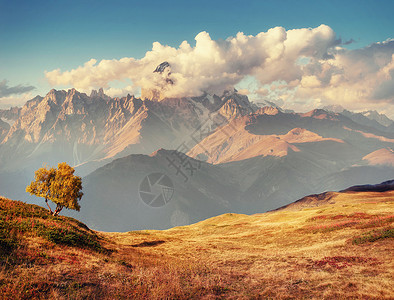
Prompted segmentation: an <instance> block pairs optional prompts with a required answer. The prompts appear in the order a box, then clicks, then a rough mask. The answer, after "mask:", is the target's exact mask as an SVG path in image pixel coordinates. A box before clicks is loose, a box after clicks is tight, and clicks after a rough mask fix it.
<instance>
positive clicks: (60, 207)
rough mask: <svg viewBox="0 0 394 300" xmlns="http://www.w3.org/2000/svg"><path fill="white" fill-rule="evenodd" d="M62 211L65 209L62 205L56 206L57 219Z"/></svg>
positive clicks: (54, 213)
mask: <svg viewBox="0 0 394 300" xmlns="http://www.w3.org/2000/svg"><path fill="white" fill-rule="evenodd" d="M62 209H63V206H62V205H60V204H58V205H57V206H56V209H55V211H54V212H53V215H54V216H55V217H57V216H58V215H59V213H60V211H61V210H62Z"/></svg>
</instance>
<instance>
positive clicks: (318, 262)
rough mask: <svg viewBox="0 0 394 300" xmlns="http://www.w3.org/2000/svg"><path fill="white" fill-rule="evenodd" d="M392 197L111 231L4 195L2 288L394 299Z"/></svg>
mask: <svg viewBox="0 0 394 300" xmlns="http://www.w3.org/2000/svg"><path fill="white" fill-rule="evenodd" d="M316 203H317V204H316ZM319 204H321V205H319ZM393 204H394V191H389V192H380V193H379V192H346V193H330V198H329V200H328V201H320V202H319V201H317V202H315V203H314V204H313V205H308V206H304V207H303V206H296V205H293V206H289V207H288V208H285V209H282V210H278V211H274V212H268V213H263V214H256V215H251V216H248V215H239V214H225V215H221V216H217V217H214V218H211V219H208V220H205V221H202V222H199V223H196V224H193V225H189V226H183V227H175V228H172V229H169V230H162V231H158V230H144V231H132V232H127V233H109V232H96V231H92V230H90V229H88V228H87V227H86V226H85V225H84V224H82V223H80V222H79V221H76V220H75V219H72V218H68V217H53V216H51V215H49V214H48V213H47V211H46V210H45V209H44V208H41V207H39V206H35V205H29V204H24V203H22V202H19V201H12V200H8V199H5V198H1V199H0V222H1V223H0V225H1V227H0V228H1V231H0V242H1V244H0V246H1V248H0V250H1V267H0V295H1V298H2V299H394V287H393V282H394V261H393V248H394V247H393V246H394V241H393V237H394V227H393V222H394V208H393Z"/></svg>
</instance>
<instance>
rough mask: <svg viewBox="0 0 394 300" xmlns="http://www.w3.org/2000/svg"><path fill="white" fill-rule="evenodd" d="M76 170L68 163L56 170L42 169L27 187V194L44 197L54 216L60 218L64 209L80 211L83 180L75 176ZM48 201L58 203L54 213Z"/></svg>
mask: <svg viewBox="0 0 394 300" xmlns="http://www.w3.org/2000/svg"><path fill="white" fill-rule="evenodd" d="M74 172H75V170H74V168H72V167H70V166H69V165H68V164H67V163H65V162H63V163H59V164H58V165H57V169H56V168H53V167H52V168H50V169H48V168H47V167H44V168H40V169H38V170H37V171H36V172H35V176H34V178H35V180H34V181H32V182H31V183H30V185H28V186H27V187H26V192H28V193H30V194H31V195H35V196H37V197H44V198H45V202H46V204H47V206H48V208H49V211H50V212H51V214H52V215H54V216H58V215H59V213H60V211H61V210H62V209H63V207H65V208H68V209H74V210H76V211H79V209H80V206H79V204H78V201H79V200H81V198H82V196H83V193H82V179H81V177H79V176H76V175H74ZM48 200H51V201H52V202H54V203H56V209H55V211H52V209H51V207H50V206H49V204H48Z"/></svg>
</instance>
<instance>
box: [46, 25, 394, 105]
mask: <svg viewBox="0 0 394 300" xmlns="http://www.w3.org/2000/svg"><path fill="white" fill-rule="evenodd" d="M195 41H196V43H195V45H194V46H192V45H190V44H189V43H188V42H187V41H184V42H182V43H181V45H180V46H179V47H178V48H174V47H170V46H167V45H162V44H160V43H158V42H155V43H153V47H152V50H151V51H148V52H147V53H146V54H145V56H144V57H143V58H141V59H135V58H128V57H125V58H122V59H119V60H102V61H100V62H97V61H96V60H95V59H91V60H90V61H88V62H86V63H85V64H84V65H82V66H80V67H78V68H76V69H73V70H69V71H61V70H60V69H56V70H52V71H47V72H45V75H46V78H47V79H48V81H49V83H50V84H51V85H53V86H59V85H61V86H73V87H75V88H77V89H81V90H90V89H93V88H98V87H104V88H106V89H107V90H108V91H109V92H110V93H116V92H119V91H123V90H130V91H135V90H136V89H137V88H143V89H156V90H161V92H162V94H164V95H165V96H166V97H187V96H197V95H201V94H202V93H203V92H208V93H216V94H220V93H222V92H223V90H225V89H229V88H232V87H234V86H239V87H240V88H241V89H242V91H243V93H245V94H248V95H249V96H250V97H251V98H252V99H255V100H259V99H265V100H275V101H277V100H279V101H283V103H284V105H285V106H288V107H294V108H298V107H297V106H300V107H301V106H304V107H305V106H311V107H312V106H316V105H324V104H335V103H341V104H343V105H344V106H347V107H348V108H351V109H361V108H365V107H368V108H369V107H374V106H380V107H388V106H387V105H389V106H391V105H393V106H394V97H393V91H394V81H393V80H394V79H393V78H394V40H387V41H385V42H382V43H376V44H373V45H371V46H369V47H366V48H362V49H356V50H347V49H344V48H342V47H341V45H342V44H341V41H340V39H338V38H337V37H336V34H335V32H334V31H333V30H332V29H331V28H330V27H329V26H326V25H321V26H319V27H316V28H301V29H293V30H287V31H286V30H285V29H284V28H283V27H275V28H272V29H270V30H268V31H267V32H261V33H259V34H257V35H255V36H253V35H245V34H244V33H241V32H240V33H238V34H237V35H236V36H235V37H229V38H227V39H226V40H212V39H211V37H210V35H209V34H208V33H207V32H201V33H199V34H198V35H197V36H196V37H195ZM344 44H345V43H344ZM164 61H167V62H169V64H170V66H171V70H170V72H169V70H168V72H167V73H163V74H160V73H154V72H153V71H154V70H155V68H156V67H157V66H158V65H159V64H160V63H162V62H164ZM168 79H170V80H171V82H173V84H168ZM122 80H126V81H127V82H129V81H131V82H132V85H128V86H126V87H124V88H123V89H119V88H113V87H112V86H111V82H114V81H122ZM251 83H253V84H251ZM391 108H392V106H391Z"/></svg>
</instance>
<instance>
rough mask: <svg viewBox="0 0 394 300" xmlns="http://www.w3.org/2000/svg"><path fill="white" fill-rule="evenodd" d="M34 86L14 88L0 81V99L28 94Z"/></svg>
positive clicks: (6, 82) (17, 86) (5, 81)
mask: <svg viewBox="0 0 394 300" xmlns="http://www.w3.org/2000/svg"><path fill="white" fill-rule="evenodd" d="M34 89H35V87H34V86H23V85H16V86H8V81H7V80H5V79H4V80H3V81H0V98H4V97H8V96H10V95H15V94H16V95H19V94H24V93H27V92H30V91H32V90H34Z"/></svg>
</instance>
